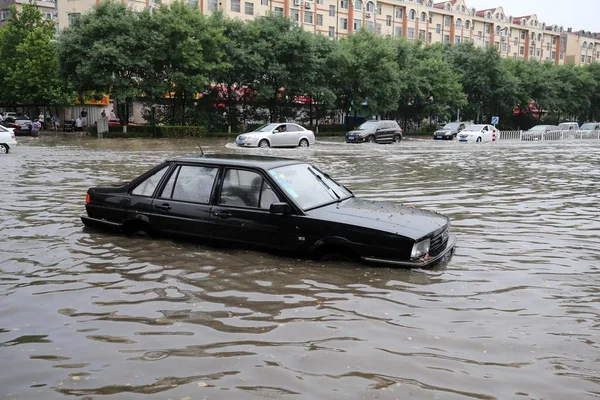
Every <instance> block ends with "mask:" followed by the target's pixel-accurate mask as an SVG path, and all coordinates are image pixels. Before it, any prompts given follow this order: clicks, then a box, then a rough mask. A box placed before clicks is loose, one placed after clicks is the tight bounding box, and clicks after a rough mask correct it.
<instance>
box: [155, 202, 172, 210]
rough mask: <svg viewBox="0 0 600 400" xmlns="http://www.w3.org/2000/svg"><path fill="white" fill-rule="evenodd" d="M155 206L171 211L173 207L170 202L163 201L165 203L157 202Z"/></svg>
mask: <svg viewBox="0 0 600 400" xmlns="http://www.w3.org/2000/svg"><path fill="white" fill-rule="evenodd" d="M154 208H156V209H158V210H163V211H169V210H170V209H171V206H170V205H169V203H163V204H156V205H155V206H154Z"/></svg>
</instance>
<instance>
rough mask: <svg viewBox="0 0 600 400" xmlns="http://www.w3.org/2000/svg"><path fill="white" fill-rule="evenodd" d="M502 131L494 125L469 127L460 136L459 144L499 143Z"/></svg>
mask: <svg viewBox="0 0 600 400" xmlns="http://www.w3.org/2000/svg"><path fill="white" fill-rule="evenodd" d="M498 140H500V131H499V130H498V129H496V127H495V126H494V125H469V126H467V127H466V128H465V129H464V130H463V131H462V132H461V133H459V134H458V141H459V142H497V141H498Z"/></svg>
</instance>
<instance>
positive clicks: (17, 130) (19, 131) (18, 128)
mask: <svg viewBox="0 0 600 400" xmlns="http://www.w3.org/2000/svg"><path fill="white" fill-rule="evenodd" d="M2 125H4V126H5V127H7V128H12V129H13V132H14V134H15V135H17V136H29V135H31V125H33V123H32V122H31V120H29V119H25V118H23V117H6V118H5V119H4V121H2Z"/></svg>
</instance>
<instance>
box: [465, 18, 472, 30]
mask: <svg viewBox="0 0 600 400" xmlns="http://www.w3.org/2000/svg"><path fill="white" fill-rule="evenodd" d="M465 29H471V21H469V20H466V21H465Z"/></svg>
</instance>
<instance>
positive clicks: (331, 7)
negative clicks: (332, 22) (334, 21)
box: [329, 6, 335, 17]
mask: <svg viewBox="0 0 600 400" xmlns="http://www.w3.org/2000/svg"><path fill="white" fill-rule="evenodd" d="M329 16H330V17H335V6H329Z"/></svg>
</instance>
